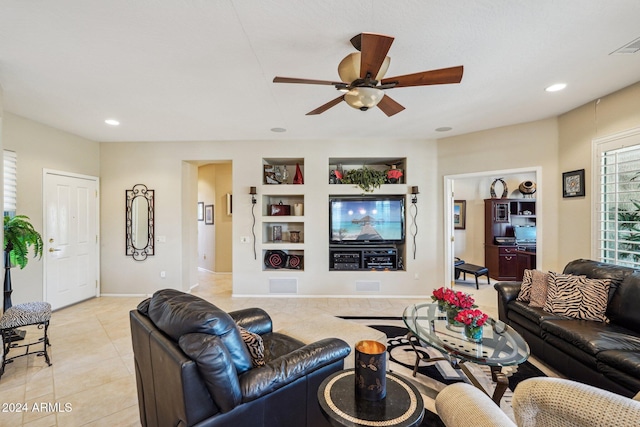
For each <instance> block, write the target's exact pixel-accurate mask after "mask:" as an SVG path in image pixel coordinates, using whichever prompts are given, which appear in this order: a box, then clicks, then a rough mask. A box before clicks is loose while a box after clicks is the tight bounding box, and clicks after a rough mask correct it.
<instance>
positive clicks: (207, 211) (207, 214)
mask: <svg viewBox="0 0 640 427" xmlns="http://www.w3.org/2000/svg"><path fill="white" fill-rule="evenodd" d="M204 223H205V224H209V225H213V205H207V206H205V207H204Z"/></svg>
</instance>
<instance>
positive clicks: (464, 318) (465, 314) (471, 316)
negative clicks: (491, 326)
mask: <svg viewBox="0 0 640 427" xmlns="http://www.w3.org/2000/svg"><path fill="white" fill-rule="evenodd" d="M487 320H489V316H488V315H486V314H485V313H483V312H482V311H480V310H469V309H467V310H462V311H460V312H459V313H458V315H457V316H456V321H458V322H460V323H463V324H465V325H467V326H470V327H472V328H478V327H480V326H482V325H484V324H485V323H486V322H487Z"/></svg>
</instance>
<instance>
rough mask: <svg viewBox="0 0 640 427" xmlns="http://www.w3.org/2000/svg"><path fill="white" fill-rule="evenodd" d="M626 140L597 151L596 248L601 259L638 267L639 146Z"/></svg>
mask: <svg viewBox="0 0 640 427" xmlns="http://www.w3.org/2000/svg"><path fill="white" fill-rule="evenodd" d="M629 142H631V141H629V139H626V140H624V141H614V142H610V143H608V144H602V145H601V146H600V147H598V148H599V149H598V150H597V162H598V168H597V169H596V170H595V172H596V174H597V177H596V181H594V184H595V188H594V191H595V197H596V198H595V203H594V207H595V212H594V219H595V226H596V236H595V245H596V246H595V250H596V254H597V258H598V260H600V261H603V262H607V263H612V264H617V265H624V266H629V267H633V268H640V145H627V144H629ZM633 142H638V140H637V139H635V138H633Z"/></svg>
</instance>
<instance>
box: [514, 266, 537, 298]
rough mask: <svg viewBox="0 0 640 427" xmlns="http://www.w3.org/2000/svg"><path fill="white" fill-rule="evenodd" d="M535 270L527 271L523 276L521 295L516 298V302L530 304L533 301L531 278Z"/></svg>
mask: <svg viewBox="0 0 640 427" xmlns="http://www.w3.org/2000/svg"><path fill="white" fill-rule="evenodd" d="M532 273H533V270H525V271H524V275H523V276H522V285H520V293H519V294H518V297H517V298H516V301H521V302H529V301H531V278H532Z"/></svg>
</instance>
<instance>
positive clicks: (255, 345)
mask: <svg viewBox="0 0 640 427" xmlns="http://www.w3.org/2000/svg"><path fill="white" fill-rule="evenodd" d="M238 328H240V336H242V340H243V341H244V343H245V344H246V346H247V350H249V354H250V355H251V362H252V364H253V366H254V367H258V366H264V365H265V362H264V342H263V341H262V337H261V336H260V335H258V334H254V333H253V332H250V331H248V330H246V329H245V328H243V327H242V326H238Z"/></svg>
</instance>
